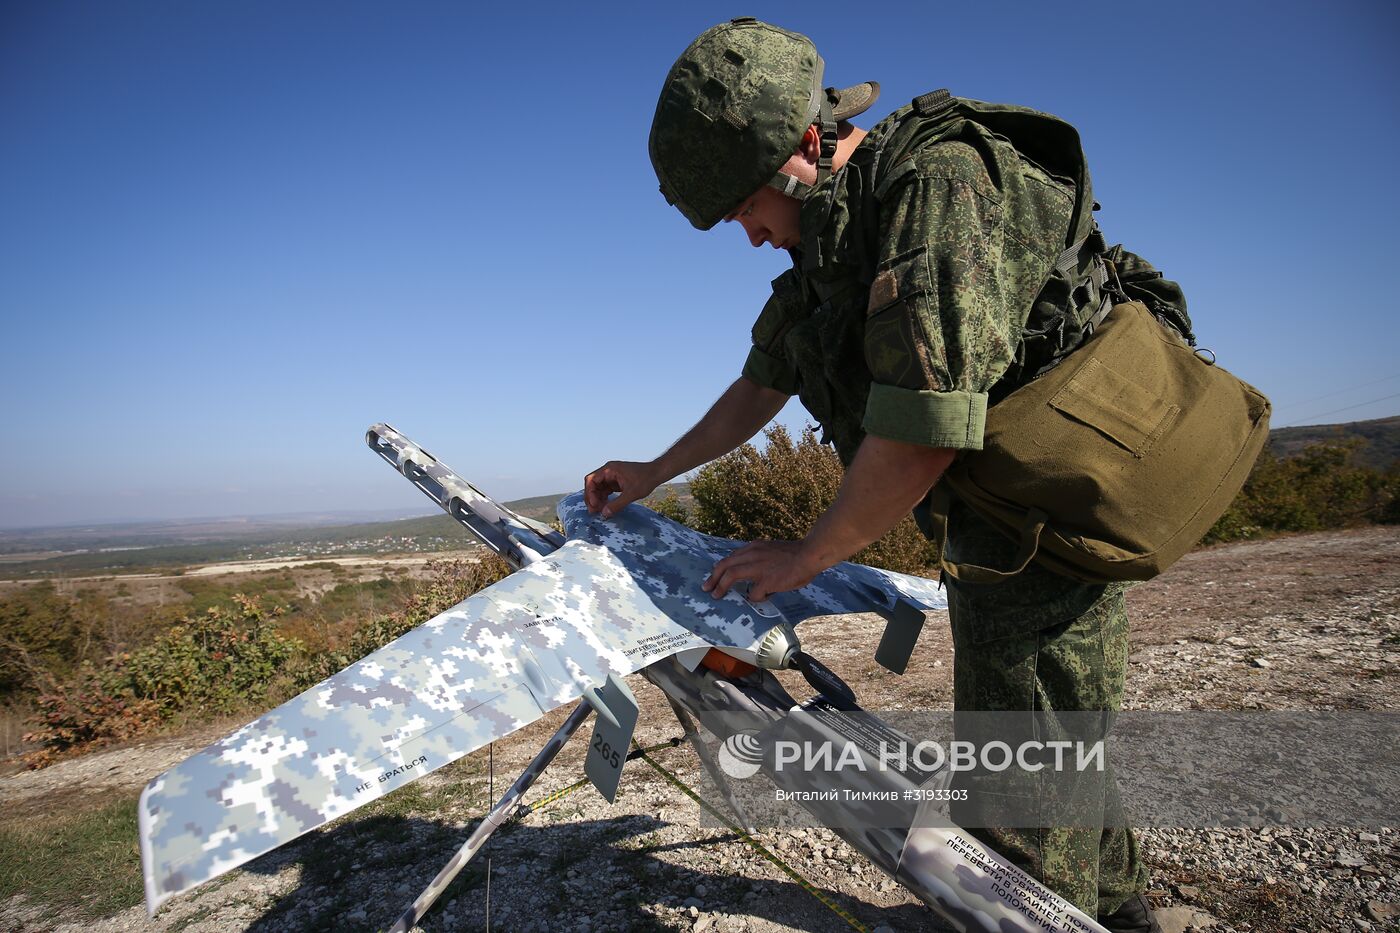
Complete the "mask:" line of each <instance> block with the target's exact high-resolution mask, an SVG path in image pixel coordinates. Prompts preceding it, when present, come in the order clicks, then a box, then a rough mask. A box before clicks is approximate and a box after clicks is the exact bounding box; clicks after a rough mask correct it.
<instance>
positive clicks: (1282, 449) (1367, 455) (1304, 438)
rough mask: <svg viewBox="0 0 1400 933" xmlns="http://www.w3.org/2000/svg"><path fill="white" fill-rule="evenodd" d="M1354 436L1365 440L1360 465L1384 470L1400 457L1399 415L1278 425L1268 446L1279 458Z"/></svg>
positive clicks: (1358, 463) (1359, 452) (1270, 437)
mask: <svg viewBox="0 0 1400 933" xmlns="http://www.w3.org/2000/svg"><path fill="white" fill-rule="evenodd" d="M1355 437H1359V438H1362V439H1364V440H1365V441H1366V443H1365V444H1364V445H1362V447H1361V449H1360V450H1358V451H1357V452H1356V463H1357V465H1358V466H1365V467H1371V468H1372V469H1376V470H1385V469H1389V468H1390V466H1391V465H1392V464H1394V463H1395V461H1396V460H1400V415H1397V416H1395V417H1393V418H1377V419H1375V420H1374V421H1351V422H1348V423H1346V424H1309V425H1300V426H1298V427H1293V428H1275V429H1274V430H1272V431H1270V432H1269V448H1270V449H1271V450H1272V451H1273V452H1274V453H1275V454H1277V455H1278V456H1280V457H1292V456H1296V455H1297V454H1299V453H1302V451H1303V448H1304V447H1307V446H1308V445H1310V444H1322V443H1336V442H1337V441H1345V440H1350V439H1351V438H1355Z"/></svg>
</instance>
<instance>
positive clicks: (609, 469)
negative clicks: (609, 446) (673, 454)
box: [583, 460, 661, 518]
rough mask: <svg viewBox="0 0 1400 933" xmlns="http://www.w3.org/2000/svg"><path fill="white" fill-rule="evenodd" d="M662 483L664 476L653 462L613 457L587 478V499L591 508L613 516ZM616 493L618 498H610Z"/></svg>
mask: <svg viewBox="0 0 1400 933" xmlns="http://www.w3.org/2000/svg"><path fill="white" fill-rule="evenodd" d="M659 485H661V479H660V478H659V477H657V475H656V468H655V466H654V465H653V464H652V463H637V462H634V461H631V460H609V461H608V462H607V463H605V464H603V465H602V466H600V467H598V469H596V470H594V471H593V472H592V473H589V474H588V475H587V476H585V477H584V478H583V501H584V503H585V504H586V505H587V506H588V511H590V512H593V513H598V512H602V513H603V517H604V518H612V517H613V516H614V515H616V514H617V513H618V512H620V511H622V508H623V507H624V506H625V505H627V503H629V502H635V501H637V500H638V499H644V498H646V497H647V496H649V495H651V493H652V491H653V490H655V489H656V487H657V486H659ZM613 493H617V494H618V496H617V498H616V499H613V500H612V501H608V496H610V495H612V494H613Z"/></svg>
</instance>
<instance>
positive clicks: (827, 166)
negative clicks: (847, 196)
mask: <svg viewBox="0 0 1400 933" xmlns="http://www.w3.org/2000/svg"><path fill="white" fill-rule="evenodd" d="M835 90H836V89H835V88H827V89H826V91H825V92H824V93H823V94H822V96H821V109H820V110H819V111H818V119H819V120H820V121H821V149H820V151H819V152H818V155H817V183H816V184H815V185H809V184H807V183H806V182H804V181H800V180H799V179H798V178H797V176H796V175H789V174H788V173H787V172H784V171H779V172H778V173H777V174H775V175H774V176H773V177H772V178H771V179H770V180H769V182H768V187H770V188H776V189H778V191H780V192H782V193H783V194H785V195H787V196H788V197H790V198H796V199H797V200H799V201H805V200H807V196H808V195H809V194H811V193H812V192H813V191H815V190H816V189H817V188H819V187H821V184H822V182H824V181H826V180H827V179H828V178H830V177H831V163H832V160H834V159H835V157H836V138H837V132H836V118H835V117H834V116H833V115H832V111H831V107H832V97H833V96H834V94H835Z"/></svg>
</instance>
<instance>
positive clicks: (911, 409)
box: [743, 94, 1174, 916]
mask: <svg viewBox="0 0 1400 933" xmlns="http://www.w3.org/2000/svg"><path fill="white" fill-rule="evenodd" d="M916 104H917V105H918V106H917V107H915V108H914V112H913V113H912V114H911V108H910V107H905V108H902V109H901V110H899V111H896V113H894V114H892V115H891V116H890V117H888V118H886V119H885V120H884V121H882V122H881V123H879V124H878V125H876V126H875V127H874V128H872V129H871V131H870V133H869V135H868V136H867V137H866V139H864V140H863V141H862V142H861V144H860V145H859V146H858V147H857V148H856V149H855V151H854V152H853V154H852V156H851V158H850V160H849V161H848V162H847V164H846V165H845V166H844V167H843V168H842V169H841V170H840V171H839V172H837V173H836V174H835V175H833V176H832V177H831V178H829V179H827V180H826V182H824V183H823V184H822V185H820V186H819V187H818V188H817V189H816V191H815V192H814V193H813V194H812V195H811V196H809V197H808V198H807V199H806V200H804V202H803V207H802V248H801V250H800V251H796V250H795V251H794V253H793V259H794V263H793V268H792V269H790V270H788V271H786V272H784V273H783V274H782V275H781V276H779V277H778V278H777V279H776V280H775V281H774V283H773V295H772V297H771V298H770V299H769V301H768V302H767V304H766V305H765V306H764V309H763V311H762V313H761V314H760V316H759V318H758V321H757V322H756V324H755V325H754V329H753V340H754V346H753V349H752V350H751V352H750V354H749V357H748V360H747V361H746V363H745V365H744V370H743V372H744V375H745V376H747V377H748V378H750V379H752V380H753V381H754V382H757V383H759V384H760V385H763V386H767V387H770V388H773V389H777V390H780V391H782V392H786V393H788V394H793V393H796V394H798V395H799V396H800V397H801V400H802V402H803V404H804V405H805V406H806V407H807V409H808V410H809V411H810V412H811V413H812V415H813V416H814V417H816V418H817V419H818V420H819V421H820V423H821V424H822V427H823V431H824V437H825V439H827V440H830V441H831V442H832V443H834V445H835V447H836V449H837V452H838V453H839V455H840V457H841V459H842V461H843V462H844V463H846V464H847V465H849V464H850V462H851V459H852V458H853V457H854V455H855V452H856V449H857V448H858V447H859V445H860V442H861V440H862V439H863V437H864V436H865V434H867V433H869V434H874V435H876V436H879V437H885V438H889V439H892V440H897V441H903V442H907V443H914V444H922V445H926V446H929V447H948V448H953V449H955V450H976V449H980V447H981V444H982V435H983V428H984V423H985V417H986V411H987V406H988V404H989V400H990V401H992V402H995V401H996V400H998V399H999V398H1000V397H1002V396H1003V395H1004V394H1006V393H1007V392H1009V391H1010V390H1011V389H1012V388H1014V387H1015V386H1016V385H1017V384H1018V383H1019V381H1022V380H1024V379H1026V378H1028V376H1029V375H1030V374H1033V373H1034V372H1035V370H1036V369H1037V368H1039V366H1040V365H1041V364H1042V363H1043V362H1044V360H1045V359H1046V358H1048V356H1049V355H1050V354H1052V353H1053V352H1054V351H1055V350H1057V349H1058V350H1060V351H1063V350H1064V349H1065V344H1066V339H1065V334H1064V333H1063V332H1064V331H1065V330H1066V329H1067V328H1068V329H1073V328H1074V327H1075V326H1076V323H1075V322H1076V321H1077V320H1078V319H1080V318H1081V317H1083V316H1084V315H1085V314H1087V313H1091V312H1085V311H1084V309H1083V307H1078V306H1076V305H1082V304H1083V303H1084V298H1085V296H1083V295H1080V296H1079V297H1078V298H1075V297H1072V295H1073V285H1074V280H1075V278H1076V276H1078V275H1080V272H1081V270H1080V269H1078V268H1069V269H1060V270H1056V269H1055V266H1056V261H1057V259H1058V258H1060V257H1061V255H1062V253H1064V252H1065V251H1066V248H1067V247H1072V245H1073V244H1076V243H1078V242H1080V241H1081V240H1083V239H1084V237H1086V236H1089V235H1090V234H1091V232H1092V230H1093V220H1092V215H1091V209H1092V206H1093V203H1092V194H1091V191H1090V188H1089V178H1088V173H1087V171H1086V170H1085V169H1084V168H1083V163H1082V155H1080V154H1079V152H1078V137H1077V134H1075V133H1074V131H1073V129H1072V128H1070V127H1069V126H1068V125H1067V124H1064V123H1062V122H1061V121H1058V120H1055V119H1054V118H1051V117H1046V116H1044V115H1041V114H1036V113H1034V112H1032V111H1027V110H1023V109H1021V108H1013V107H1001V106H997V105H981V104H976V103H975V102H966V101H960V100H958V99H957V98H951V99H949V98H947V96H946V94H939V95H926V96H925V97H924V98H921V99H920V100H919V101H918V102H916ZM978 108H982V109H981V110H980V111H979V110H978ZM974 118H976V119H974ZM911 121H913V122H911ZM986 124H991V125H992V126H995V127H996V128H997V129H998V130H999V131H1001V132H993V130H992V129H990V128H988V126H987V125H986ZM918 127H922V128H921V129H917V131H915V129H916V128H918ZM1018 133H1019V137H1020V139H1021V140H1029V141H1031V142H1030V145H1027V144H1026V143H1024V142H1023V143H1022V144H1021V148H1022V150H1025V149H1028V148H1029V149H1032V150H1033V151H1034V149H1033V147H1034V145H1035V144H1036V142H1035V141H1040V142H1041V144H1042V148H1043V149H1044V152H1043V153H1041V152H1037V153H1036V154H1037V155H1039V156H1041V158H1040V159H1039V160H1038V162H1037V161H1032V159H1031V158H1030V157H1028V156H1027V155H1025V154H1023V152H1021V151H1018V149H1017V148H1015V147H1013V145H1012V144H1011V143H1010V142H1009V141H1008V139H1007V136H1015V135H1016V134H1018ZM1070 142H1072V144H1073V145H1072V146H1070V145H1069V143H1070ZM1051 143H1055V144H1057V145H1058V147H1059V148H1058V150H1056V149H1055V148H1054V146H1052V145H1051ZM1071 148H1072V149H1073V155H1074V158H1070V157H1068V156H1066V155H1065V153H1066V152H1068V151H1069V150H1070V149H1071ZM1057 152H1058V155H1057ZM1092 235H1093V236H1094V237H1095V238H1097V234H1096V233H1093V234H1092ZM1096 242H1097V248H1098V249H1100V250H1101V249H1102V241H1101V240H1097V239H1096ZM1126 255H1128V256H1129V257H1130V258H1131V261H1132V262H1133V263H1138V264H1140V261H1138V260H1136V257H1131V256H1130V254H1126ZM1144 267H1145V264H1144ZM1145 268H1147V269H1148V270H1149V271H1150V267H1145ZM1173 287H1174V286H1173ZM1091 310H1092V309H1091ZM1051 331H1053V333H1051ZM916 515H917V513H916ZM1016 547H1017V546H1016V544H1015V542H1012V541H1010V540H1008V539H1006V538H1004V537H1002V536H1001V535H1000V534H999V533H997V532H996V531H995V530H993V529H992V528H991V527H990V526H989V525H988V524H987V523H985V522H984V521H982V520H981V519H979V518H978V517H977V516H976V515H974V514H972V513H971V512H970V510H968V509H967V508H966V507H963V506H962V505H961V504H960V503H956V502H955V503H954V506H953V511H952V516H951V520H950V525H949V542H948V550H949V557H950V559H952V560H955V561H967V562H972V563H976V564H982V565H986V566H993V567H997V566H1008V565H1009V564H1010V562H1011V558H1012V556H1013V554H1014V552H1015V550H1016ZM946 582H947V584H948V597H949V606H950V615H951V618H952V628H953V640H954V646H955V651H956V654H955V666H954V696H955V704H956V708H957V709H958V710H960V711H963V710H1009V711H1021V710H1040V711H1043V712H1060V711H1072V710H1112V711H1116V710H1117V709H1118V708H1119V705H1120V703H1121V700H1122V695H1123V677H1124V668H1125V664H1126V655H1127V637H1128V623H1127V617H1126V614H1125V611H1124V603H1123V592H1124V587H1123V586H1122V585H1121V584H1115V585H1091V584H1084V583H1079V582H1076V581H1074V580H1070V579H1067V578H1065V577H1061V576H1058V575H1056V574H1053V573H1051V572H1050V571H1048V570H1045V569H1043V568H1041V567H1039V566H1038V565H1032V566H1031V567H1030V568H1028V569H1027V570H1026V571H1025V572H1023V573H1021V574H1019V575H1017V576H1016V577H1014V578H1012V579H1010V580H1008V581H1007V582H1004V583H1000V584H982V585H978V584H969V583H960V582H958V581H956V580H952V579H948V580H947V581H946ZM968 780H969V781H970V782H971V786H970V789H971V790H973V793H972V795H971V796H972V799H973V800H975V799H976V793H975V786H976V782H977V781H978V778H977V777H976V776H973V777H971V778H969V779H968ZM1105 786H1106V787H1107V788H1109V789H1108V790H1107V791H1105V798H1104V801H1103V806H1104V807H1105V808H1106V809H1108V810H1109V811H1110V817H1109V822H1110V823H1112V822H1117V823H1118V824H1119V825H1120V826H1121V825H1122V820H1121V818H1117V819H1116V820H1115V818H1114V814H1113V813H1112V811H1113V810H1115V809H1116V808H1117V806H1118V802H1117V796H1116V790H1115V789H1113V788H1114V785H1113V782H1112V780H1111V779H1110V780H1108V781H1106V782H1105ZM954 816H955V818H957V819H959V820H960V821H965V822H966V821H969V820H973V819H975V820H976V822H973V823H972V825H973V826H984V827H985V826H987V824H988V823H992V822H993V821H994V817H992V816H988V815H983V816H980V817H979V816H975V814H973V813H969V812H967V811H964V812H963V813H961V814H959V813H958V812H956V811H955V813H954ZM1051 825H1053V824H1051ZM978 834H979V835H981V836H982V838H983V839H984V840H985V841H986V842H988V843H989V844H990V845H992V846H993V847H994V848H995V849H996V850H998V851H1000V852H1002V853H1003V854H1005V855H1006V856H1008V857H1010V858H1011V859H1013V860H1014V861H1016V862H1017V863H1018V864H1019V865H1021V866H1022V867H1024V868H1026V869H1027V870H1028V871H1030V872H1031V873H1032V874H1034V875H1036V876H1037V877H1039V878H1041V879H1042V880H1043V881H1044V882H1045V883H1046V884H1047V885H1049V886H1050V887H1051V888H1053V889H1054V890H1055V891H1056V892H1058V893H1059V894H1061V895H1062V896H1064V897H1065V898H1066V899H1068V900H1070V901H1072V902H1073V903H1075V904H1076V905H1077V906H1078V907H1080V908H1081V909H1082V910H1084V911H1085V912H1086V913H1088V914H1090V915H1091V916H1092V915H1094V914H1096V913H1098V914H1104V913H1109V912H1111V911H1113V910H1114V909H1116V908H1117V907H1118V905H1119V904H1120V903H1122V901H1124V900H1125V899H1126V898H1128V897H1129V896H1131V895H1133V894H1135V893H1137V892H1141V891H1144V890H1145V889H1146V871H1145V869H1144V867H1143V865H1142V862H1141V861H1140V859H1139V858H1138V850H1137V844H1136V841H1135V840H1134V837H1133V835H1132V833H1131V831H1130V830H1128V829H1125V828H1116V829H1115V828H1111V827H1110V828H1106V829H1103V830H1102V832H1100V831H1099V830H1097V829H1065V828H1060V829H1055V828H1046V829H1040V830H1033V829H1031V830H1027V829H996V828H986V829H981V830H978Z"/></svg>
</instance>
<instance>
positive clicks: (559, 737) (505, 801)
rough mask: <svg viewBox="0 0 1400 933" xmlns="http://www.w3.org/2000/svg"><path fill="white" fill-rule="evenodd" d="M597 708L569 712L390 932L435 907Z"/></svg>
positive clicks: (399, 931)
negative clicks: (566, 717)
mask: <svg viewBox="0 0 1400 933" xmlns="http://www.w3.org/2000/svg"><path fill="white" fill-rule="evenodd" d="M592 711H593V707H592V706H590V705H588V703H586V702H584V703H580V704H579V705H578V706H576V707H574V711H573V712H572V713H570V714H569V718H568V719H566V720H564V724H563V725H562V726H560V727H559V729H558V731H556V732H555V733H554V735H552V736H550V738H549V741H548V742H546V743H545V746H544V748H542V749H540V751H539V754H538V755H536V756H535V757H534V758H533V759H532V760H531V761H530V764H529V765H528V766H527V767H526V768H525V770H524V771H523V772H521V774H520V777H518V778H516V779H515V783H514V784H512V785H511V786H510V790H508V791H506V793H505V796H504V797H502V798H501V799H500V801H499V802H498V803H497V804H496V805H495V806H494V807H492V808H491V812H490V813H488V814H486V816H485V817H484V818H483V819H482V821H481V822H480V823H479V824H478V825H477V827H476V829H475V830H474V831H473V832H472V834H471V835H470V836H469V837H467V841H466V842H465V843H463V844H462V848H460V849H458V850H457V854H456V855H454V856H452V858H451V860H450V861H448V863H447V864H446V865H444V866H442V871H440V872H438V873H437V877H436V878H434V879H433V880H432V881H431V882H430V883H429V884H428V886H427V887H426V888H424V889H423V893H422V894H420V895H418V898H417V900H415V901H414V902H413V903H412V904H410V905H409V906H408V909H407V910H405V911H404V912H403V913H402V914H401V915H400V916H399V919H398V920H397V921H396V922H395V923H394V925H393V926H392V927H390V928H389V933H408V931H409V930H411V929H412V928H413V926H414V924H416V923H417V922H418V921H419V920H421V919H423V915H424V914H425V913H427V912H428V908H430V907H432V906H433V902H434V901H436V900H437V899H438V897H439V896H440V895H441V894H442V892H443V891H445V890H447V886H448V885H449V884H451V883H452V879H453V878H456V877H457V874H458V872H460V871H461V870H462V869H463V868H465V867H466V866H467V862H469V861H471V858H472V856H474V855H476V853H477V852H479V851H480V850H481V847H482V846H483V845H485V844H486V840H487V839H489V838H491V834H492V833H494V832H495V831H496V830H497V828H499V827H500V826H501V824H502V823H504V822H505V821H506V820H507V819H509V818H510V814H511V811H513V810H514V809H515V806H516V804H517V803H519V801H520V798H521V797H523V796H524V795H525V792H526V791H527V790H529V789H530V785H532V784H534V783H535V779H536V778H538V777H539V776H540V775H541V774H543V773H544V769H545V768H547V767H549V763H550V762H551V761H553V760H554V756H555V755H557V754H559V750H560V749H561V748H563V747H564V743H566V742H568V741H569V739H570V738H571V737H572V736H573V734H574V733H575V732H577V731H578V727H579V726H581V725H583V721H584V720H585V719H587V718H588V714H589V713H591V712H592Z"/></svg>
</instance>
